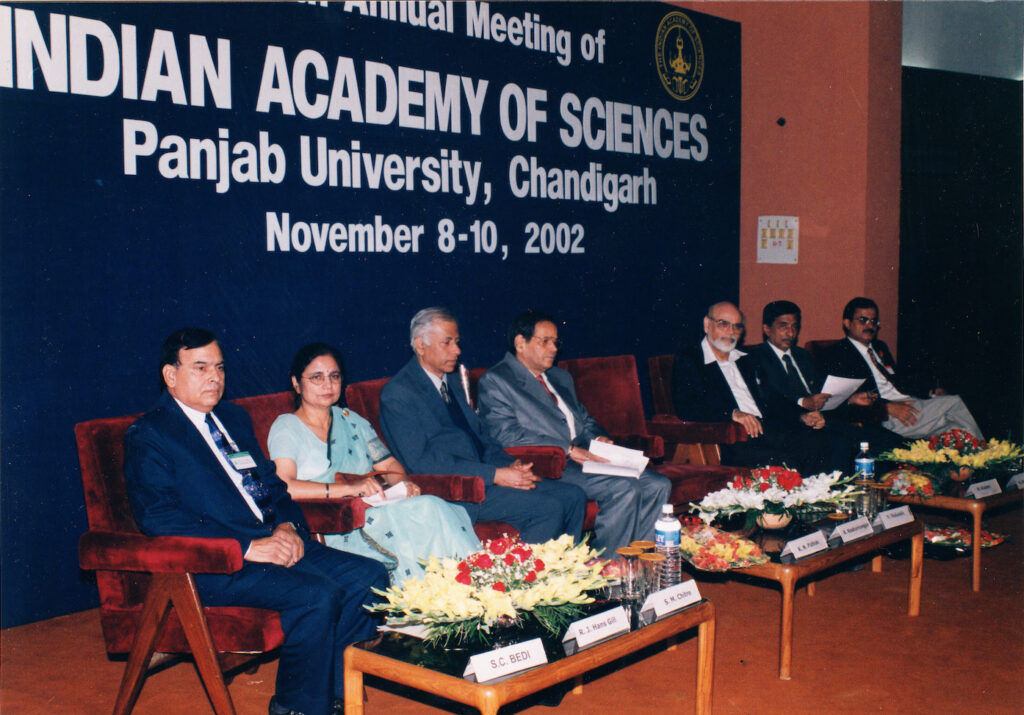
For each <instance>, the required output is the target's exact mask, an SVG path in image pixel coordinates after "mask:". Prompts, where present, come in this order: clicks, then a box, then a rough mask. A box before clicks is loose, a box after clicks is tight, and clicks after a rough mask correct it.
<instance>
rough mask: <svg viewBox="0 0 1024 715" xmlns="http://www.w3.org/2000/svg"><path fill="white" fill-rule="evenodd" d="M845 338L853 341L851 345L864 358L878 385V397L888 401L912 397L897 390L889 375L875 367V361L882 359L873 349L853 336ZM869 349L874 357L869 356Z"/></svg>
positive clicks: (899, 400) (879, 361)
mask: <svg viewBox="0 0 1024 715" xmlns="http://www.w3.org/2000/svg"><path fill="white" fill-rule="evenodd" d="M847 340H849V341H850V342H851V343H853V347H855V348H857V352H859V353H860V354H861V357H863V358H864V362H866V363H867V364H868V369H870V370H871V374H872V375H874V376H875V383H876V384H877V385H878V396H879V397H881V398H882V399H883V400H888V401H889V402H905V401H906V400H910V399H913V398H912V397H910V395H904V394H903V393H902V392H900V391H899V390H897V389H896V386H895V385H893V384H892V383H891V382H890V381H889V376H888V375H886V374H883V373H882V372H880V371H879V369H878V368H877V367H875V362H876V361H877V362H878V364H879V365H881V364H882V359H881V358H880V357H879V356H878V353H876V352H875V351H874V350H873V349H870V348H869V347H868V346H867V345H865V344H864V343H861V342H858V341H856V340H854V339H853V338H847ZM869 349H870V350H871V353H874V359H872V358H871V354H869V352H868V351H869Z"/></svg>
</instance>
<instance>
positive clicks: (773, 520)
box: [757, 512, 793, 529]
mask: <svg viewBox="0 0 1024 715" xmlns="http://www.w3.org/2000/svg"><path fill="white" fill-rule="evenodd" d="M792 520H793V517H792V516H791V515H790V514H769V513H767V512H765V513H763V514H759V515H758V517H757V525H758V526H760V527H761V528H762V529H785V528H786V527H787V526H789V522H791V521H792Z"/></svg>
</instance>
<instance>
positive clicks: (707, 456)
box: [647, 355, 747, 465]
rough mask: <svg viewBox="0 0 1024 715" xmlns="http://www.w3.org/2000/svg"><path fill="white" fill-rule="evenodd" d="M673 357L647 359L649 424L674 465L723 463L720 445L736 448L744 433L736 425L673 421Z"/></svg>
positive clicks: (674, 414)
mask: <svg viewBox="0 0 1024 715" xmlns="http://www.w3.org/2000/svg"><path fill="white" fill-rule="evenodd" d="M674 362H675V355H655V356H654V357H652V358H648V359H647V368H648V372H649V373H650V379H651V397H652V398H653V403H654V417H652V418H651V421H650V422H649V423H648V426H649V427H651V429H652V431H654V432H656V433H657V434H660V435H661V436H662V437H663V438H664V439H665V443H666V445H668V448H667V449H666V450H665V451H666V453H667V454H669V455H671V459H672V461H673V462H674V463H676V464H702V465H703V464H706V465H718V464H721V463H722V450H721V449H720V447H719V445H720V444H735V443H736V442H744V441H746V439H747V434H746V432H744V431H743V428H742V427H741V426H740V425H739V424H737V423H735V422H684V421H682V420H680V419H679V418H678V417H676V410H675V406H674V405H673V403H672V365H673V363H674Z"/></svg>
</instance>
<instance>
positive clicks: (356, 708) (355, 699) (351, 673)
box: [344, 646, 363, 715]
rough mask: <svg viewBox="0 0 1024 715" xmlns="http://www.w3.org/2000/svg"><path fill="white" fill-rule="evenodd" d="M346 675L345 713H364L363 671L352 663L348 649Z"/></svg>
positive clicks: (346, 651) (357, 714) (353, 714)
mask: <svg viewBox="0 0 1024 715" xmlns="http://www.w3.org/2000/svg"><path fill="white" fill-rule="evenodd" d="M350 647H351V646H350ZM344 677H345V713H346V715H363V673H362V671H359V670H356V669H355V668H353V667H352V666H351V665H350V663H349V654H348V649H346V650H345V675H344Z"/></svg>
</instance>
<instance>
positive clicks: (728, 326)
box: [711, 318, 744, 333]
mask: <svg viewBox="0 0 1024 715" xmlns="http://www.w3.org/2000/svg"><path fill="white" fill-rule="evenodd" d="M711 322H712V323H714V324H715V325H717V326H718V328H719V330H735V331H736V332H737V333H742V332H743V328H744V325H743V323H730V322H729V321H728V320H719V319H718V318H712V319H711Z"/></svg>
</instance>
